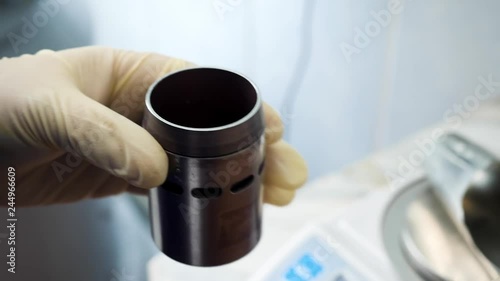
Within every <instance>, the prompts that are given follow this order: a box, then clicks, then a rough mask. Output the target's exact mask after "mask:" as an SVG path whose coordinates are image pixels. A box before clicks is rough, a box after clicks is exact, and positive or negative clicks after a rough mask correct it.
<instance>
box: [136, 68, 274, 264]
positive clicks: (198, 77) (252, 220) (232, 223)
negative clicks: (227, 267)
mask: <svg viewBox="0 0 500 281" xmlns="http://www.w3.org/2000/svg"><path fill="white" fill-rule="evenodd" d="M142 125H143V127H144V128H145V129H146V130H147V131H148V132H149V133H151V134H152V135H153V137H155V139H156V140H157V141H158V142H159V143H160V144H161V145H162V147H163V148H164V149H165V151H166V153H167V155H168V159H169V167H168V176H167V179H166V181H165V183H163V184H162V185H161V186H159V187H157V188H154V189H152V190H151V191H150V217H151V224H152V233H153V238H154V241H155V243H156V244H157V245H158V247H159V248H160V250H161V251H163V252H164V253H165V254H166V255H167V256H169V257H170V258H172V259H174V260H176V261H179V262H182V263H184V264H189V265H195V266H217V265H223V264H226V263H230V262H232V261H235V260H237V259H239V258H241V257H243V256H244V255H246V254H247V253H249V252H250V251H251V250H252V249H253V248H254V247H255V246H256V244H257V243H258V241H259V239H260V235H261V221H262V187H261V177H262V171H263V166H264V138H263V133H264V117H263V110H262V101H261V97H260V95H259V93H258V90H257V88H256V87H255V86H254V84H253V83H252V82H251V81H250V80H249V79H247V78H245V77H244V76H242V75H240V74H237V73H234V72H231V71H227V70H223V69H217V68H192V69H186V70H181V71H178V72H175V73H172V74H169V75H167V76H165V77H163V78H161V79H159V80H158V81H156V82H155V83H154V84H153V85H152V86H151V87H150V88H149V91H148V93H147V95H146V110H145V113H144V119H143V123H142Z"/></svg>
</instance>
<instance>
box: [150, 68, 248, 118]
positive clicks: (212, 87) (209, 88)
mask: <svg viewBox="0 0 500 281" xmlns="http://www.w3.org/2000/svg"><path fill="white" fill-rule="evenodd" d="M149 99H150V104H151V107H152V109H153V110H154V111H155V112H156V114H158V115H159V116H160V117H162V118H163V119H165V120H166V121H168V122H171V123H174V124H176V125H180V126H184V127H191V128H212V127H220V126H224V125H228V124H231V123H234V122H237V121H238V120H240V119H242V118H243V117H245V116H246V115H247V114H248V113H250V112H251V111H252V109H253V108H254V107H255V106H256V103H257V92H256V89H255V87H254V86H253V84H252V83H251V82H250V81H248V80H247V79H246V78H244V77H242V76H240V75H238V74H236V73H233V72H230V71H226V70H222V69H214V68H194V69H188V70H184V71H180V72H177V73H174V74H172V75H170V76H167V77H165V78H164V79H163V80H161V81H160V82H158V83H157V84H156V86H155V87H154V89H153V90H152V92H151V94H150V97H149Z"/></svg>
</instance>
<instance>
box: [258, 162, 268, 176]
mask: <svg viewBox="0 0 500 281" xmlns="http://www.w3.org/2000/svg"><path fill="white" fill-rule="evenodd" d="M265 164H266V161H265V160H262V163H260V166H259V175H262V172H264V167H265Z"/></svg>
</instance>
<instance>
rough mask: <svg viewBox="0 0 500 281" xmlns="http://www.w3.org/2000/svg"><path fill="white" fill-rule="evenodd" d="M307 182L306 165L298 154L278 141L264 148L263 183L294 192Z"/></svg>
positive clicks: (286, 144)
mask: <svg viewBox="0 0 500 281" xmlns="http://www.w3.org/2000/svg"><path fill="white" fill-rule="evenodd" d="M306 180H307V165H306V163H305V161H304V159H303V158H302V157H301V156H300V154H299V153H298V152H297V151H296V150H295V149H294V148H293V147H292V146H290V145H289V144H288V143H286V142H285V141H283V140H280V141H278V142H276V143H274V144H271V145H268V146H267V147H266V164H265V169H264V183H265V184H266V185H272V186H277V187H280V188H282V189H288V190H295V189H297V188H299V187H301V186H302V185H303V184H304V183H305V182H306Z"/></svg>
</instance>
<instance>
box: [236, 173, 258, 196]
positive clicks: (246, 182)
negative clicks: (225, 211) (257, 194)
mask: <svg viewBox="0 0 500 281" xmlns="http://www.w3.org/2000/svg"><path fill="white" fill-rule="evenodd" d="M253 179H254V176H253V175H250V176H248V177H246V178H244V179H242V180H240V181H239V182H237V183H235V184H233V186H232V187H231V192H232V193H238V192H241V191H243V190H244V189H245V188H247V187H249V186H250V184H252V182H253Z"/></svg>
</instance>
